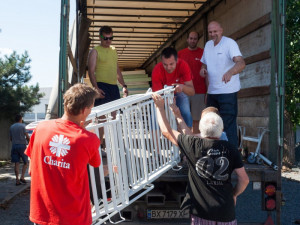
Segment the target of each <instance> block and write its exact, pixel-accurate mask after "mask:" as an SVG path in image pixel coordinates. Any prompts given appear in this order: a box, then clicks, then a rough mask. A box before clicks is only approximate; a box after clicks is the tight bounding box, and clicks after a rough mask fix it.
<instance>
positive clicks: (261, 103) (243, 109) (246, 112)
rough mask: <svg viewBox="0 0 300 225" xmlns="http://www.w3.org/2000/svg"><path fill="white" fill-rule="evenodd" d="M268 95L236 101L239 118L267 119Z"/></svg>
mask: <svg viewBox="0 0 300 225" xmlns="http://www.w3.org/2000/svg"><path fill="white" fill-rule="evenodd" d="M269 104H270V95H264V96H255V97H249V98H239V99H238V109H239V110H238V111H239V116H243V117H252V116H254V117H268V116H269Z"/></svg>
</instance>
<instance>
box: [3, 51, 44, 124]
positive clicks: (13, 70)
mask: <svg viewBox="0 0 300 225" xmlns="http://www.w3.org/2000/svg"><path fill="white" fill-rule="evenodd" d="M29 63H30V58H29V56H28V54H27V52H25V53H24V54H23V55H22V56H19V55H17V53H16V52H13V53H12V54H11V55H10V56H5V57H4V58H0V99H1V100H0V109H1V110H0V118H8V119H12V118H14V116H15V115H16V114H24V113H25V112H28V111H30V109H31V107H32V106H34V105H37V104H39V103H40V98H41V97H43V94H40V93H39V85H38V84H36V85H35V86H33V85H31V86H27V85H25V83H27V82H28V81H29V80H30V79H31V74H30V66H29Z"/></svg>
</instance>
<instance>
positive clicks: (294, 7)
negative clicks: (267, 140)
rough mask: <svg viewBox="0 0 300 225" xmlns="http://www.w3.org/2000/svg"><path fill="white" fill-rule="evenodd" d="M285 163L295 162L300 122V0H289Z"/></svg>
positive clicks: (287, 15)
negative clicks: (296, 135) (296, 134)
mask: <svg viewBox="0 0 300 225" xmlns="http://www.w3.org/2000/svg"><path fill="white" fill-rule="evenodd" d="M286 6H287V8H286V73H285V112H284V121H285V122H284V145H283V147H284V149H283V159H282V160H283V165H285V166H288V167H292V165H293V164H294V163H295V135H294V132H295V128H296V126H297V125H299V124H300V107H299V103H300V89H299V87H300V79H299V78H300V27H299V23H300V13H299V8H300V0H289V1H287V5H286Z"/></svg>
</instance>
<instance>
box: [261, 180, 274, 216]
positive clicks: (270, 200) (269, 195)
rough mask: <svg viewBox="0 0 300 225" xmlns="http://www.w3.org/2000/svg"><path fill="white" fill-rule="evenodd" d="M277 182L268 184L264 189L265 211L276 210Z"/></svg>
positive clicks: (265, 184)
mask: <svg viewBox="0 0 300 225" xmlns="http://www.w3.org/2000/svg"><path fill="white" fill-rule="evenodd" d="M276 191H277V187H276V182H266V183H264V188H263V196H262V197H263V210H267V211H272V210H275V209H276Z"/></svg>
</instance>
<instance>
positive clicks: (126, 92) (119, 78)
mask: <svg viewBox="0 0 300 225" xmlns="http://www.w3.org/2000/svg"><path fill="white" fill-rule="evenodd" d="M117 79H118V82H119V83H120V84H121V86H122V87H123V97H127V96H128V89H127V87H126V84H125V81H124V78H123V74H122V72H121V70H120V68H119V65H118V66H117ZM124 86H125V87H124Z"/></svg>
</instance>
